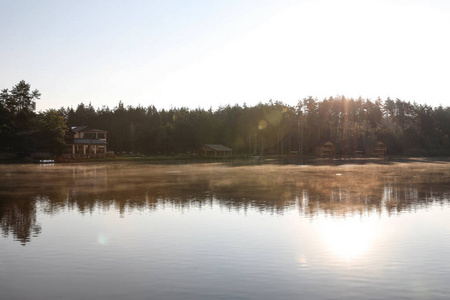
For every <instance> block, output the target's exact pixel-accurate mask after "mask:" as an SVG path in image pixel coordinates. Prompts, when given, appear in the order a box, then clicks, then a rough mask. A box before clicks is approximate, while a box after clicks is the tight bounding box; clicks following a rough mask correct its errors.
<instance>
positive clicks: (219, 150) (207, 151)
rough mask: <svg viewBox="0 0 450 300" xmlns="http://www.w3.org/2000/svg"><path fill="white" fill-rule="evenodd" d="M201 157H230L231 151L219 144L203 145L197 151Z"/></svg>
mask: <svg viewBox="0 0 450 300" xmlns="http://www.w3.org/2000/svg"><path fill="white" fill-rule="evenodd" d="M199 153H200V156H203V157H231V154H232V150H231V148H228V147H226V146H224V145H220V144H204V145H202V146H201V147H200V150H199Z"/></svg>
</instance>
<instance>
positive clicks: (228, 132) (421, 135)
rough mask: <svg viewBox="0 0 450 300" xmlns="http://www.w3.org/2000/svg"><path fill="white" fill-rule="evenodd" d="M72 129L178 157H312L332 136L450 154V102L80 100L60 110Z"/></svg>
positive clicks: (116, 145)
mask: <svg viewBox="0 0 450 300" xmlns="http://www.w3.org/2000/svg"><path fill="white" fill-rule="evenodd" d="M60 111H61V112H62V113H63V114H64V116H65V117H66V119H67V122H68V125H69V126H75V125H87V126H89V127H93V128H98V129H104V130H107V131H108V144H109V149H112V150H114V151H116V152H117V153H121V152H127V153H129V152H131V153H142V154H151V155H154V154H164V155H169V154H178V153H189V152H192V151H194V150H195V149H196V148H198V147H199V146H200V145H202V144H223V145H226V146H228V147H230V148H232V149H233V153H234V154H238V155H239V154H240V155H272V154H274V155H275V154H276V155H285V154H289V153H291V152H292V151H297V153H299V154H305V155H307V154H312V153H314V149H315V147H316V146H317V145H321V144H323V143H325V142H327V141H331V142H333V143H334V144H335V145H336V152H337V153H339V154H342V155H352V154H354V153H355V151H362V152H363V153H370V151H371V150H372V149H373V148H374V147H375V145H376V143H377V142H379V141H381V142H383V143H385V144H386V145H387V148H388V152H389V153H390V154H405V155H449V154H450V141H449V136H450V107H442V106H439V107H437V108H433V107H431V106H428V105H422V104H416V103H410V102H407V101H402V100H400V99H395V100H392V99H390V98H388V99H386V100H384V101H382V100H381V99H377V100H375V101H371V100H369V99H362V98H358V99H353V98H346V97H344V96H338V97H329V98H328V99H324V100H321V101H319V100H317V99H314V98H312V97H308V98H305V99H303V100H301V101H299V102H298V104H297V105H295V106H290V105H286V104H284V103H282V102H280V101H272V100H271V101H268V103H265V104H263V103H259V104H258V105H255V106H247V105H245V104H244V105H242V106H241V105H238V104H236V105H233V106H231V105H227V106H223V107H220V108H218V109H217V110H212V109H208V110H205V109H202V108H197V109H188V108H185V107H182V108H172V109H169V110H166V109H161V110H157V109H156V108H155V106H148V107H143V106H138V107H132V106H127V107H125V106H124V105H123V103H122V102H119V104H118V106H116V107H114V108H113V109H110V108H109V107H102V108H99V109H95V108H94V107H92V105H91V104H88V105H85V104H83V103H81V104H79V105H78V106H77V108H76V109H73V108H62V109H61V110H60Z"/></svg>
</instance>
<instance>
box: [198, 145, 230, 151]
mask: <svg viewBox="0 0 450 300" xmlns="http://www.w3.org/2000/svg"><path fill="white" fill-rule="evenodd" d="M205 146H206V147H208V148H211V149H213V150H215V151H232V150H231V148H228V147H226V146H224V145H220V144H205Z"/></svg>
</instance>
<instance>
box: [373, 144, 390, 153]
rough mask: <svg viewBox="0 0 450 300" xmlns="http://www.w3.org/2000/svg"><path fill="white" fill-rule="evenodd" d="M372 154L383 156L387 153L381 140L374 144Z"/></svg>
mask: <svg viewBox="0 0 450 300" xmlns="http://www.w3.org/2000/svg"><path fill="white" fill-rule="evenodd" d="M372 154H373V155H379V156H383V155H386V154H387V147H386V144H385V143H383V142H378V143H377V144H376V145H375V148H374V149H373V152H372Z"/></svg>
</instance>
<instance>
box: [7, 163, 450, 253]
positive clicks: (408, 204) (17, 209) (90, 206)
mask: <svg viewBox="0 0 450 300" xmlns="http://www.w3.org/2000/svg"><path fill="white" fill-rule="evenodd" d="M0 176H1V182H0V220H1V230H2V232H3V235H4V237H8V236H10V235H12V236H13V238H14V239H15V240H18V241H20V242H21V243H22V244H24V245H25V244H26V243H28V242H29V241H30V239H31V238H32V237H33V236H37V235H38V234H39V233H40V232H41V230H42V228H41V226H40V225H39V220H38V219H37V214H38V213H39V212H42V213H45V214H47V215H55V214H58V213H59V212H61V211H66V210H76V211H78V212H79V213H81V214H86V213H92V212H94V211H95V210H96V209H100V210H111V209H113V210H117V211H119V212H120V215H121V217H126V215H127V212H128V211H135V210H138V211H144V210H149V211H152V210H156V209H159V208H164V207H172V208H175V209H177V210H188V209H190V208H192V207H196V208H200V209H201V208H202V207H204V206H207V207H211V206H213V205H218V206H220V207H221V208H222V209H227V210H230V211H243V212H246V211H248V210H256V211H259V212H261V213H270V214H283V213H284V212H286V211H288V210H289V211H291V210H297V211H298V212H299V214H301V215H304V216H306V217H308V218H311V219H313V220H314V219H315V218H320V217H323V216H328V219H327V221H326V222H324V223H323V226H322V229H321V230H322V236H324V237H325V240H326V243H328V244H329V247H330V248H331V249H334V251H335V252H336V253H338V254H339V255H340V256H342V257H350V256H356V255H359V254H361V253H363V252H364V251H365V249H367V248H368V247H369V245H370V244H371V243H372V242H373V240H374V239H375V238H376V234H375V231H374V228H371V227H370V226H371V225H370V224H368V223H367V222H366V223H362V222H361V220H360V218H362V217H364V216H365V215H369V214H384V213H385V214H387V215H392V214H398V213H402V212H407V211H414V210H417V209H421V208H426V207H427V206H428V205H430V204H436V203H441V204H444V203H446V202H447V201H448V199H449V195H448V186H449V183H450V168H449V165H448V164H447V163H444V164H437V163H436V164H430V163H427V164H423V163H409V164H397V165H364V166H362V165H342V166H333V167H329V166H302V167H299V166H278V165H265V166H251V167H226V166H222V165H220V164H205V165H195V166H193V165H171V166H163V165H140V164H105V165H68V166H62V165H55V166H45V167H42V166H36V165H32V166H30V165H21V166H17V165H15V166H2V169H1V171H0ZM344 220H345V222H344ZM101 240H102V241H103V242H105V241H106V240H107V239H106V238H104V237H103V238H101ZM342 241H345V242H342ZM342 247H344V248H342Z"/></svg>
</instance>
